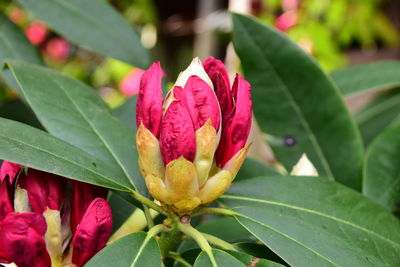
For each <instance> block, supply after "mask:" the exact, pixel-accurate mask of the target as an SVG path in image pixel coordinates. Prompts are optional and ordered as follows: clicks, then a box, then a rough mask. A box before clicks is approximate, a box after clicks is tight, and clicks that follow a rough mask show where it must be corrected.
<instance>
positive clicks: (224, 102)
mask: <svg viewBox="0 0 400 267" xmlns="http://www.w3.org/2000/svg"><path fill="white" fill-rule="evenodd" d="M203 66H204V69H205V70H206V72H207V74H208V76H210V79H211V81H212V82H213V85H214V90H215V93H216V95H217V98H218V101H219V105H220V107H221V113H222V120H223V121H224V120H226V119H227V117H229V114H230V113H231V111H232V108H233V100H232V96H231V85H230V81H229V76H228V72H227V71H226V68H225V65H224V63H222V61H221V60H218V59H215V58H213V57H209V58H207V59H206V61H204V63H203Z"/></svg>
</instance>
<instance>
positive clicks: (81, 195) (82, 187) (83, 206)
mask: <svg viewBox="0 0 400 267" xmlns="http://www.w3.org/2000/svg"><path fill="white" fill-rule="evenodd" d="M72 183H73V185H74V192H73V198H72V208H71V209H72V212H71V230H72V233H75V231H76V229H77V227H78V225H79V224H80V222H81V220H82V218H83V215H84V214H85V212H86V210H87V209H88V207H89V205H90V203H91V202H92V201H93V200H94V199H95V198H106V197H107V193H108V190H107V189H106V188H103V187H100V186H95V185H91V184H87V183H82V182H79V181H72Z"/></svg>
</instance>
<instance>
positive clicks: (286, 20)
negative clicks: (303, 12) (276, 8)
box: [275, 11, 298, 32]
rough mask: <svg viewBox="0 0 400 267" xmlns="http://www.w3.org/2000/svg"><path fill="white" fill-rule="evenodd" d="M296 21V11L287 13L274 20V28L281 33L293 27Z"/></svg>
mask: <svg viewBox="0 0 400 267" xmlns="http://www.w3.org/2000/svg"><path fill="white" fill-rule="evenodd" d="M297 20H298V14H297V11H287V12H285V13H283V14H282V15H280V16H279V17H277V18H276V20H275V26H276V27H277V28H278V29H279V30H281V31H284V32H285V31H287V30H289V29H290V28H291V27H293V26H294V25H296V23H297Z"/></svg>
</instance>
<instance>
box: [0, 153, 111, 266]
mask: <svg viewBox="0 0 400 267" xmlns="http://www.w3.org/2000/svg"><path fill="white" fill-rule="evenodd" d="M106 195H107V189H104V188H100V187H97V186H93V185H89V184H85V183H81V182H77V181H72V185H71V182H69V180H67V179H66V178H63V177H60V176H57V175H54V174H50V173H46V172H42V171H38V170H34V169H26V168H23V167H22V166H20V165H18V164H14V163H11V162H7V161H4V162H3V164H2V166H1V168H0V263H15V264H17V266H19V267H25V266H36V267H50V266H53V267H54V266H56V267H58V266H71V267H72V266H82V265H84V264H85V263H86V262H87V261H88V260H89V259H90V258H91V257H93V256H94V255H95V254H96V253H97V252H98V251H99V250H100V249H102V248H103V247H104V246H105V245H106V242H107V240H108V238H109V237H110V235H111V230H112V218H111V208H110V206H109V205H108V203H107V201H106V200H105V199H104V197H106Z"/></svg>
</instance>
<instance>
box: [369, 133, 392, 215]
mask: <svg viewBox="0 0 400 267" xmlns="http://www.w3.org/2000/svg"><path fill="white" fill-rule="evenodd" d="M363 193H364V194H365V195H366V196H368V197H369V198H371V199H372V200H374V201H375V202H377V203H379V204H380V205H382V206H383V207H385V208H387V209H388V210H390V211H395V210H398V209H399V206H398V205H399V204H400V127H396V128H393V129H388V130H386V131H384V132H383V133H382V134H381V135H379V136H378V137H377V138H376V139H375V141H374V142H373V143H372V144H371V146H370V147H369V149H368V153H367V155H366V158H365V164H364V179H363Z"/></svg>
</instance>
